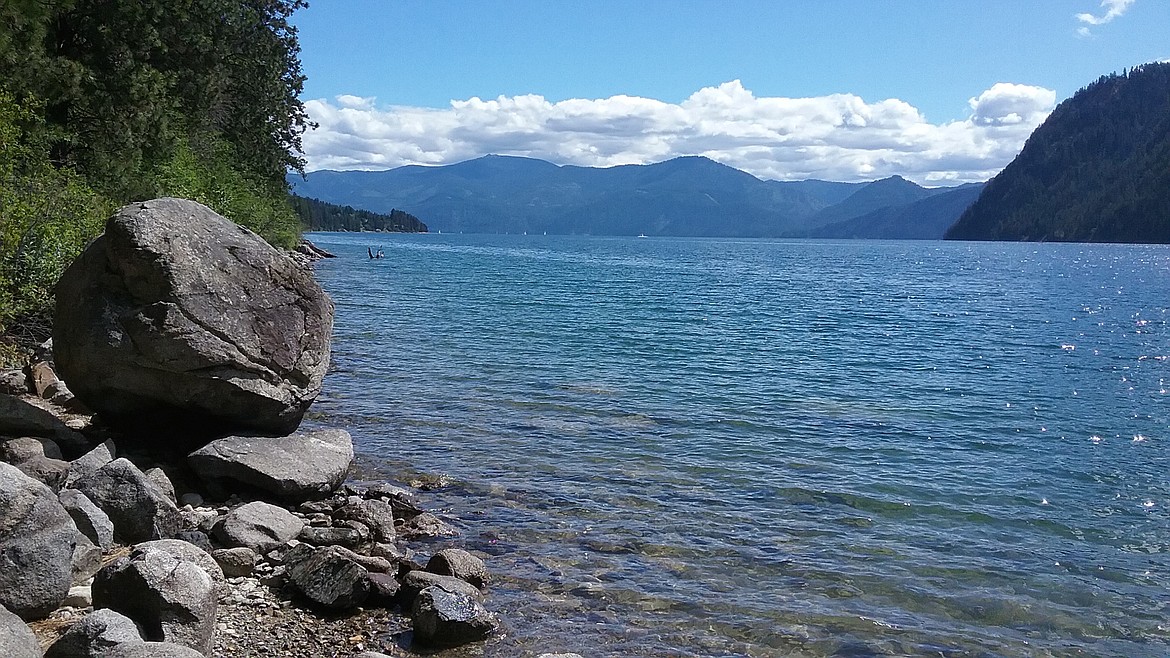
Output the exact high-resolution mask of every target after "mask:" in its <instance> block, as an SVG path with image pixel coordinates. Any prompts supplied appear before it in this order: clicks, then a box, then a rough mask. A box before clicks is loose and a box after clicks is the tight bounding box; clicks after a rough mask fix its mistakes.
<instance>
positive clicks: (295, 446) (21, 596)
mask: <svg viewBox="0 0 1170 658" xmlns="http://www.w3.org/2000/svg"><path fill="white" fill-rule="evenodd" d="M21 401H22V402H24V403H26V404H30V405H35V404H36V402H35V401H34V400H33V399H32V397H31V395H30V396H29V397H28V398H27V399H22V400H21ZM7 402H9V403H11V402H12V401H11V400H8V401H7ZM10 406H11V405H10ZM95 431H96V430H95ZM44 433H49V432H47V431H46V432H44ZM44 433H43V434H44ZM102 437H103V438H104V437H108V433H103V434H102ZM267 440H270V439H256V438H254V437H253V438H249V437H227V438H225V439H223V440H222V441H223V443H220V444H218V445H216V444H215V443H213V444H209V445H208V446H205V447H204V448H201V449H199V450H196V451H194V452H192V453H190V454H188V455H186V456H185V458H184V459H183V460H182V461H185V462H186V463H185V464H184V463H170V464H163V465H162V466H164V467H163V468H160V464H159V463H158V462H157V461H156V458H155V457H150V456H146V455H139V454H135V453H134V452H133V451H131V452H130V453H124V452H122V451H121V450H120V449H119V446H118V441H116V440H115V439H111V438H105V440H104V441H102V442H101V443H98V442H97V441H96V440H95V441H93V442H92V447H91V449H90V450H88V451H87V452H85V453H83V454H81V455H77V456H76V457H74V458H73V459H72V460H69V461H67V460H65V459H60V458H58V457H49V456H48V455H60V456H61V457H64V456H67V454H66V452H63V451H62V450H61V447H60V446H58V445H57V444H56V443H55V442H54V441H53V440H52V439H50V438H48V437H46V436H43V435H42V436H17V437H0V456H2V457H3V459H4V460H5V461H2V462H0V610H2V611H3V612H2V613H0V655H5V656H7V655H13V656H24V655H27V656H38V657H39V656H41V655H42V654H41V653H40V649H39V647H38V646H37V643H36V641H35V640H33V641H32V642H31V643H30V641H29V637H31V634H30V633H31V632H29V631H28V628H27V627H26V626H25V625H24V622H30V621H34V620H37V619H42V618H44V617H46V616H48V615H49V614H50V613H52V612H54V611H55V610H57V609H58V608H60V607H62V606H65V605H67V606H70V607H72V608H75V609H77V610H78V611H80V612H84V611H88V610H92V612H90V613H89V614H86V615H84V616H81V617H79V618H78V619H77V621H76V623H74V624H72V625H70V626H68V628H67V629H65V630H64V632H63V633H61V635H60V636H59V637H57V638H56V639H55V640H54V641H53V643H52V644H50V645H49V646H48V648H47V650H46V651H45V653H44V654H43V655H44V656H47V657H50V658H52V657H57V656H60V657H69V656H97V655H101V656H120V655H126V656H139V655H142V656H146V655H149V656H171V655H174V656H199V655H202V656H210V655H212V646H213V642H214V638H215V633H216V629H217V603H218V602H219V601H221V600H225V598H226V599H228V600H234V599H238V598H241V597H248V596H252V597H255V596H257V594H256V593H257V592H258V591H260V590H263V591H267V592H269V594H268V595H267V596H268V597H270V598H271V599H272V600H275V601H281V602H284V604H285V605H292V606H295V607H298V608H302V609H304V610H306V611H309V612H311V613H316V614H327V615H336V614H347V613H352V612H353V611H355V610H358V609H359V608H365V609H369V608H385V609H387V610H393V611H398V612H399V613H400V614H402V615H405V616H406V617H408V618H409V619H410V630H411V636H412V639H411V641H412V642H413V643H414V644H416V645H418V646H420V647H435V648H442V647H450V646H457V645H461V644H466V643H468V642H476V641H480V640H483V639H485V638H487V637H489V636H490V635H491V634H492V633H494V632H495V631H496V630H497V629H498V628H499V626H500V622H499V620H498V618H497V617H496V616H495V615H494V614H493V613H491V612H489V611H488V610H487V609H486V608H485V607H484V602H485V594H486V592H487V587H488V585H489V583H490V576H489V575H488V571H487V569H486V566H485V565H484V562H483V560H482V559H481V557H480V556H477V555H474V554H472V553H470V552H468V551H465V550H462V549H459V548H445V549H442V550H438V551H435V552H434V554H433V555H432V556H431V557H430V559H429V560H427V561H426V562H425V563H424V562H420V561H419V559H418V557H417V555H416V554H415V552H414V551H413V549H412V548H410V547H409V546H408V545H406V544H407V542H414V541H420V540H434V539H435V538H449V537H454V536H457V535H458V531H457V530H456V529H455V528H454V527H453V526H451V525H449V524H448V523H446V522H444V521H442V520H441V519H439V518H438V517H437V516H435V515H434V514H431V513H428V512H424V511H423V510H422V509H421V508H420V507H418V505H417V502H416V498H415V496H416V495H415V493H413V492H412V491H411V490H409V489H406V488H402V487H399V486H395V485H392V484H390V483H386V482H379V483H373V484H372V485H362V484H358V483H352V482H350V483H347V482H345V481H344V478H345V475H346V474H347V473H348V472H349V469H350V465H351V463H352V460H353V446H352V443H351V440H350V437H349V435H348V433H346V432H344V431H342V430H320V431H309V432H301V433H298V434H294V435H290V436H287V437H282V438H281V439H279V442H280V446H281V447H280V448H279V449H278V450H277V451H276V452H278V453H281V454H287V455H294V454H295V455H301V456H302V457H303V456H304V455H312V454H318V455H320V456H321V459H320V461H318V462H316V463H312V466H311V467H309V468H307V469H306V472H304V473H300V474H290V472H289V470H290V469H289V463H290V461H288V460H287V459H277V460H271V461H267V460H265V459H263V458H262V457H263V455H260V454H257V453H259V452H264V451H267V446H266V444H265V443H264V442H265V441H267ZM128 445H131V446H135V445H136V444H134V443H130V444H128ZM229 446H230V449H228V447H229ZM209 455H212V456H213V459H209ZM338 455H342V456H343V457H340V458H339V457H338ZM44 460H51V461H53V462H59V463H60V467H59V468H54V469H38V468H31V465H35V464H37V463H40V462H43V461H44ZM291 463H299V462H291ZM168 470H169V471H172V472H175V473H177V474H179V477H176V478H175V480H174V481H172V480H171V479H170V478H169V477H168V476H167V471H168ZM148 474H149V475H148ZM293 480H295V481H296V484H295V485H292V484H289V482H290V481H293ZM212 491H214V492H216V493H215V494H212V493H211V492H212ZM294 492H299V493H300V494H301V495H300V496H297V495H293V493H294ZM176 495H177V497H176ZM212 500H218V501H220V502H219V503H216V504H212V503H211V502H210V501H212ZM180 503H181V506H180ZM240 588H242V589H243V591H238V590H239V589H240ZM389 630H392V629H388V631H389ZM32 648H36V650H35V651H33V649H32ZM22 652H23V653H22Z"/></svg>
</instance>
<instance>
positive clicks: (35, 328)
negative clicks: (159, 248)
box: [0, 0, 309, 360]
mask: <svg viewBox="0 0 1170 658" xmlns="http://www.w3.org/2000/svg"><path fill="white" fill-rule="evenodd" d="M304 5H305V3H304V2H303V1H302V0H200V1H199V2H163V1H161V0H142V1H140V2H107V1H104V0H5V1H4V2H0V335H7V336H9V337H10V338H11V337H12V336H20V335H24V336H25V337H26V338H38V337H40V336H36V335H31V336H30V335H29V334H30V333H31V334H38V333H41V334H43V333H44V331H45V329H46V328H47V326H48V320H47V318H48V315H49V309H50V308H51V299H52V295H51V291H52V286H53V284H54V283H55V282H56V280H57V278H58V276H59V275H60V273H61V272H62V270H63V269H64V268H65V267H66V266H67V265H68V264H69V263H70V262H71V261H72V260H73V259H74V258H75V257H76V256H77V255H78V254H79V253H80V251H81V249H82V248H83V247H84V246H85V245H86V244H87V243H88V242H89V241H90V240H91V239H93V238H94V237H95V236H96V235H98V234H99V233H100V232H101V230H102V228H103V224H104V221H105V220H106V219H107V218H108V217H109V215H110V214H111V212H112V211H113V210H114V209H116V208H117V207H119V206H121V205H124V204H125V203H128V202H131V201H135V200H142V199H148V198H154V197H160V196H177V197H185V198H189V199H194V200H197V201H200V202H202V203H204V204H206V205H208V206H210V207H211V208H212V209H213V210H215V211H217V212H219V213H220V214H222V215H224V216H226V217H228V218H230V219H232V220H234V221H236V222H237V223H240V224H242V225H244V226H247V227H249V228H251V229H252V230H254V231H256V232H257V233H259V234H260V235H261V236H263V237H264V238H265V239H267V240H268V241H269V242H271V243H272V244H275V245H279V246H292V245H293V244H294V243H295V241H296V240H297V238H298V236H299V232H300V223H299V220H298V218H297V215H296V214H295V212H294V211H293V208H292V206H291V204H290V203H289V201H288V186H287V183H286V182H285V174H286V173H287V172H288V171H289V170H290V169H291V170H294V171H301V170H303V168H304V164H305V162H304V160H303V159H302V158H301V157H300V146H301V143H300V139H301V134H302V133H303V132H304V131H305V130H306V129H307V128H308V127H309V120H308V117H307V115H306V114H305V109H304V106H303V105H302V103H301V101H300V99H299V98H298V96H299V94H300V92H301V89H302V86H303V83H304V80H305V77H304V75H303V74H302V72H301V64H300V61H299V54H300V46H299V44H298V42H297V35H296V30H295V28H293V26H291V25H290V24H289V21H288V19H289V16H290V15H291V14H292V13H293V12H294V11H295V10H296V9H298V8H300V7H303V6H304ZM5 349H6V348H5V347H4V345H0V360H2V357H3V356H4V352H5ZM8 349H10V348H8Z"/></svg>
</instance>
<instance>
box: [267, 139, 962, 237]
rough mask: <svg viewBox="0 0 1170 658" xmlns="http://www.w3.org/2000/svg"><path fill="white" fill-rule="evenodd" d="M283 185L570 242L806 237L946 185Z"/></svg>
mask: <svg viewBox="0 0 1170 658" xmlns="http://www.w3.org/2000/svg"><path fill="white" fill-rule="evenodd" d="M289 180H290V182H291V183H292V184H293V186H294V188H295V191H296V193H297V194H300V195H303V196H311V197H315V198H318V199H321V200H324V201H329V202H332V203H338V204H345V205H350V206H354V207H360V208H365V209H368V210H372V211H376V212H388V211H389V210H391V209H393V208H397V209H402V210H405V211H407V212H409V213H411V214H413V215H416V216H418V217H421V218H423V219H424V220H425V221H426V222H427V225H428V226H429V227H430V228H431V230H439V231H448V232H452V231H462V232H467V233H523V232H528V233H552V234H577V235H585V234H588V235H638V234H640V233H644V234H646V235H675V236H726V237H786V236H801V235H809V234H810V233H812V232H813V231H815V230H817V229H819V228H821V227H823V226H826V225H829V224H835V223H839V222H843V221H847V220H853V219H856V218H858V217H861V216H863V215H867V214H869V213H872V212H875V211H878V210H881V209H885V208H891V207H902V206H910V205H912V204H914V203H916V202H918V201H921V200H922V199H925V198H929V197H932V196H935V195H938V194H941V193H944V192H946V191H948V189H953V188H942V189H926V188H922V187H919V186H918V185H915V184H914V183H912V182H910V181H907V180H905V179H902V178H899V177H893V178H888V179H884V180H881V181H875V182H873V183H834V182H828V181H818V180H809V181H797V182H778V181H763V180H760V179H758V178H756V177H755V176H752V175H751V174H748V173H745V172H743V171H740V170H738V169H734V168H732V167H728V166H726V165H722V164H719V163H717V162H714V161H712V160H710V159H708V158H703V157H684V158H676V159H673V160H668V161H666V162H660V163H657V164H651V165H625V166H619V167H609V168H593V167H576V166H557V165H554V164H551V163H548V162H544V161H542V160H533V159H529V158H518V157H508V156H485V157H482V158H477V159H475V160H470V161H467V162H461V163H458V164H454V165H445V166H438V167H421V166H407V167H399V168H397V169H391V170H389V171H377V172H364V171H345V172H338V171H316V172H311V173H309V174H308V176H307V177H306V179H304V180H302V179H301V178H300V177H299V176H294V177H290V179H289ZM908 212H909V211H908ZM961 212H962V209H959V211H958V212H956V213H955V215H954V217H952V218H951V220H952V221H953V220H954V219H956V218H957V217H958V215H959V213H961ZM899 216H900V215H899ZM906 221H908V222H911V223H917V222H916V219H915V218H914V217H908V218H907V219H906Z"/></svg>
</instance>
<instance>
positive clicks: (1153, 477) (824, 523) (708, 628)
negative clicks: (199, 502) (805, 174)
mask: <svg viewBox="0 0 1170 658" xmlns="http://www.w3.org/2000/svg"><path fill="white" fill-rule="evenodd" d="M309 237H310V238H311V239H312V240H314V241H315V242H316V243H317V244H319V245H321V246H322V247H324V248H326V249H329V250H331V251H333V252H334V253H336V254H337V255H338V256H340V257H339V258H337V259H333V260H327V261H322V262H321V263H319V264H318V265H317V276H318V279H319V280H320V281H321V283H322V285H323V286H324V288H325V289H326V290H327V291H328V292H329V294H330V295H332V297H333V299H334V301H335V302H336V304H337V320H336V325H335V329H334V344H333V350H334V351H333V367H332V370H331V373H330V375H329V376H328V378H327V379H326V382H325V390H324V392H323V393H322V396H321V398H320V399H319V401H318V403H317V404H316V405H315V406H314V421H313V422H320V423H326V424H331V425H339V426H343V427H346V428H347V429H349V430H350V432H351V433H352V434H353V436H354V441H355V444H356V446H357V449H358V451H359V452H360V453H361V454H362V463H363V466H364V469H365V470H364V472H365V473H366V474H367V477H370V478H374V477H382V476H385V477H390V478H404V477H408V476H409V475H410V474H412V473H427V474H444V475H446V476H448V477H449V478H450V479H451V481H452V482H453V484H452V486H449V487H447V488H445V489H442V490H440V491H437V492H434V493H431V494H425V495H424V498H423V502H424V504H427V505H430V506H433V507H436V508H438V509H439V510H440V511H441V512H442V513H443V514H444V515H448V516H449V518H453V519H458V521H457V524H458V525H459V527H460V529H461V530H462V533H463V534H462V536H461V537H460V538H458V539H457V540H455V541H454V543H455V544H456V545H461V546H466V547H469V548H471V549H474V550H479V551H483V552H484V553H487V554H489V556H490V557H489V558H488V564H489V568H490V569H491V570H492V571H493V572H494V573H495V574H496V575H497V581H496V583H495V585H494V587H493V594H492V597H491V599H490V607H492V608H493V609H494V610H496V611H498V612H499V613H500V614H501V615H502V616H503V617H504V618H505V619H506V620H507V633H506V635H505V636H504V637H503V638H500V639H497V640H493V641H492V642H490V643H488V644H487V645H486V647H484V649H483V651H484V655H487V656H525V655H535V654H536V653H539V652H542V651H550V652H555V651H578V652H580V653H582V654H584V655H586V656H638V655H646V656H789V655H791V656H854V657H859V656H880V655H899V656H949V657H954V656H981V657H982V656H1165V655H1168V654H1170V609H1168V607H1167V602H1168V601H1170V596H1168V594H1170V591H1168V588H1170V552H1168V550H1170V426H1168V421H1170V399H1168V398H1170V393H1168V392H1167V391H1168V390H1170V381H1168V380H1170V361H1168V359H1170V329H1168V327H1167V320H1168V319H1170V317H1168V308H1170V248H1167V247H1160V246H1122V245H1068V244H973V243H940V242H817V241H736V240H691V239H655V238H651V239H633V238H612V239H609V238H587V237H563V236H558V237H553V236H465V235H446V234H443V235H370V234H364V235H362V234H327V233H325V234H313V235H310V236H309ZM368 246H372V247H374V248H375V249H377V248H378V247H382V248H383V249H384V251H385V254H386V258H385V259H382V260H369V259H368V258H367V257H366V248H367V247H368ZM425 550H426V549H425V548H424V552H425Z"/></svg>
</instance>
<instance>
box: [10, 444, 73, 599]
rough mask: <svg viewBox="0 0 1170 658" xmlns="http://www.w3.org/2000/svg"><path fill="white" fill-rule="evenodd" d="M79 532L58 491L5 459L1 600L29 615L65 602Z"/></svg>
mask: <svg viewBox="0 0 1170 658" xmlns="http://www.w3.org/2000/svg"><path fill="white" fill-rule="evenodd" d="M79 534H80V533H78V531H77V526H75V525H74V524H73V519H71V518H69V514H68V513H67V512H66V511H65V508H64V507H62V506H61V503H60V502H58V501H57V495H56V494H54V493H53V492H52V490H50V489H49V488H48V487H46V486H45V485H43V484H41V483H40V482H37V481H36V480H34V479H32V478H30V477H29V476H27V475H25V474H24V473H21V472H20V470H18V469H17V468H16V467H15V466H10V465H8V464H5V463H3V462H0V605H3V606H4V607H6V608H8V610H10V611H12V612H14V613H16V614H17V615H19V616H20V617H22V618H23V619H26V620H27V619H39V618H41V617H44V616H45V615H47V614H49V613H50V612H52V611H53V610H54V609H55V608H56V607H57V606H58V605H60V603H61V601H62V600H64V599H65V596H66V595H67V594H68V593H69V585H70V582H71V581H72V576H73V550H74V548H75V546H76V541H77V539H76V537H77V536H79Z"/></svg>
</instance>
